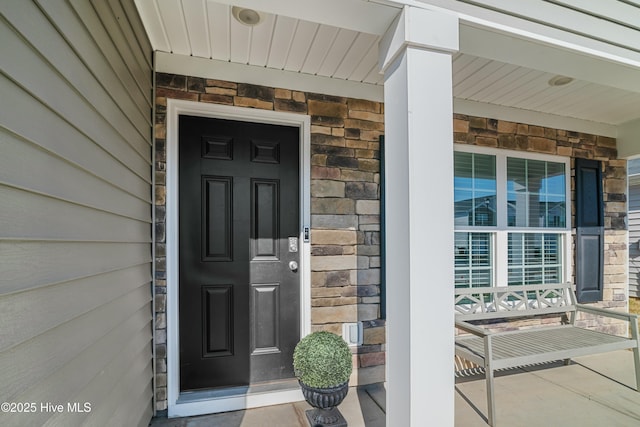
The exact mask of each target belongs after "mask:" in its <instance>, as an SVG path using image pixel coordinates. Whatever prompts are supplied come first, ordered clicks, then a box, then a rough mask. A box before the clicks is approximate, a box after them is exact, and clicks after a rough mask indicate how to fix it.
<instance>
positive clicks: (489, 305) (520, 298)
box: [455, 283, 576, 320]
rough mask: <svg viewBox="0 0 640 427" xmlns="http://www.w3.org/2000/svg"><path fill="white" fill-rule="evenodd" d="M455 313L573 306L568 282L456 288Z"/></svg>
mask: <svg viewBox="0 0 640 427" xmlns="http://www.w3.org/2000/svg"><path fill="white" fill-rule="evenodd" d="M455 310H456V317H458V318H459V319H461V320H482V319H495V318H509V317H525V316H534V315H541V314H554V313H556V314H561V313H567V312H570V311H575V310H576V297H575V293H574V292H573V286H572V284H571V283H562V284H553V285H550V284H547V285H527V286H504V287H484V288H464V289H456V290H455Z"/></svg>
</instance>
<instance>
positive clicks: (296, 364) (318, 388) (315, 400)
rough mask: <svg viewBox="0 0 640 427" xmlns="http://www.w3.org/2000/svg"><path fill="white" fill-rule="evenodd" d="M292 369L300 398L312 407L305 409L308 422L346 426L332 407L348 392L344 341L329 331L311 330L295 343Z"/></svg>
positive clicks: (347, 352)
mask: <svg viewBox="0 0 640 427" xmlns="http://www.w3.org/2000/svg"><path fill="white" fill-rule="evenodd" d="M293 369H294V373H295V375H296V377H297V378H298V382H299V383H300V387H301V388H302V394H303V395H304V398H305V399H306V401H307V402H308V403H309V405H311V406H313V407H314V408H316V409H310V410H308V411H307V419H308V420H309V423H310V425H311V426H313V427H318V426H334V427H338V426H340V427H342V426H346V425H347V423H346V421H345V419H344V417H343V416H342V414H341V413H340V411H338V408H336V406H338V405H339V404H340V403H341V402H342V400H343V399H344V398H345V396H346V395H347V392H348V391H349V376H350V375H351V370H352V365H351V350H349V346H348V345H347V343H346V342H345V341H344V340H343V339H342V338H341V337H339V336H338V335H336V334H333V333H331V332H326V331H318V332H313V333H312V334H310V335H307V336H306V337H304V338H303V339H302V340H300V342H299V343H298V345H296V348H295V350H294V351H293Z"/></svg>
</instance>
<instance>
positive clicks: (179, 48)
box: [136, 0, 640, 157]
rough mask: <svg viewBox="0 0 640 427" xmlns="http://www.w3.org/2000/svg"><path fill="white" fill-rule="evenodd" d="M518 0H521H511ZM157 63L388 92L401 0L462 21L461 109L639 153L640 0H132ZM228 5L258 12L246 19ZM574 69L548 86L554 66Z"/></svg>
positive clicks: (322, 87)
mask: <svg viewBox="0 0 640 427" xmlns="http://www.w3.org/2000/svg"><path fill="white" fill-rule="evenodd" d="M514 3H515V4H514ZM136 4H137V7H138V10H139V12H140V14H141V17H142V20H143V22H144V25H145V28H146V30H147V33H148V35H149V37H150V39H151V43H152V45H153V48H154V50H155V51H156V52H157V53H156V70H157V71H160V72H170V73H178V74H190V75H194V76H201V77H209V78H219V79H229V80H242V81H244V82H247V83H255V84H267V85H273V86H276V87H287V88H291V89H299V90H307V91H316V92H322V93H327V94H336V95H347V96H353V97H357V98H364V99H373V100H382V98H383V75H382V74H381V73H380V67H379V64H378V62H379V58H378V56H379V46H378V45H379V42H380V40H381V39H382V36H383V35H384V33H385V32H386V31H387V29H388V28H389V27H390V26H391V25H392V23H393V22H394V20H395V19H396V18H397V17H398V16H399V14H400V12H401V10H402V8H403V7H404V6H405V5H412V6H415V7H420V8H427V9H432V10H439V11H444V12H446V13H451V14H454V15H456V16H457V17H458V18H459V20H460V33H459V39H460V50H459V52H458V53H456V54H455V55H454V56H453V96H454V111H455V112H458V113H461V114H470V115H481V116H490V117H494V118H499V119H504V120H513V121H519V122H524V123H530V124H538V125H543V126H549V127H556V128H562V129H567V130H574V131H581V132H588V133H594V134H599V135H604V136H611V137H616V138H618V141H619V144H618V145H619V154H620V156H621V157H633V156H640V141H639V139H640V137H639V135H640V26H639V25H638V22H640V3H637V2H622V1H619V2H613V3H611V4H610V5H608V7H606V8H604V7H602V6H601V5H598V4H593V2H587V1H581V0H566V1H558V2H541V1H537V0H527V1H525V2H510V1H507V0H484V1H466V0H465V1H453V0H421V1H413V0H398V1H391V0H375V1H371V0H369V1H367V0H324V1H316V0H295V1H292V0H271V1H269V2H264V1H260V0H215V1H214V0H163V1H160V0H155V1H142V0H136ZM233 6H239V7H243V8H251V9H254V10H257V11H259V12H261V13H263V21H262V22H261V23H260V24H259V25H257V26H255V27H250V26H247V25H243V24H241V23H240V22H238V21H237V20H236V19H234V17H233V13H232V8H233ZM558 75H560V76H567V77H571V78H572V79H574V80H573V81H572V82H571V83H570V84H567V85H566V86H551V85H550V84H549V81H550V80H551V79H552V78H554V77H555V76H558Z"/></svg>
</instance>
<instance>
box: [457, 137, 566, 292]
mask: <svg viewBox="0 0 640 427" xmlns="http://www.w3.org/2000/svg"><path fill="white" fill-rule="evenodd" d="M453 149H454V151H457V152H464V153H474V154H486V155H490V156H494V157H495V159H496V225H494V226H455V229H454V232H468V233H491V235H492V236H493V241H492V244H493V245H492V246H493V266H494V268H493V280H492V283H493V285H494V286H507V284H508V283H509V280H508V271H509V268H508V240H509V233H545V234H561V235H562V243H561V244H562V246H563V248H562V253H561V254H560V255H561V257H562V272H561V280H562V281H563V282H568V281H570V280H571V274H572V270H573V268H572V266H571V265H569V263H570V262H571V261H572V260H573V257H572V255H571V248H572V232H571V158H570V157H565V156H558V155H553V154H541V153H530V152H528V151H517V150H506V149H501V148H490V147H479V146H476V145H466V144H454V148H453ZM508 157H513V158H519V159H527V160H540V161H546V162H554V163H564V165H565V201H566V209H565V226H564V227H524V228H522V227H509V226H508V218H507V217H508V215H507V210H506V209H504V207H505V206H506V205H507V158H508Z"/></svg>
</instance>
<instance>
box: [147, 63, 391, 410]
mask: <svg viewBox="0 0 640 427" xmlns="http://www.w3.org/2000/svg"><path fill="white" fill-rule="evenodd" d="M167 98H174V99H185V100H191V101H199V102H208V103H215V104H224V105H234V106H238V107H248V108H258V109H265V110H275V111H286V112H294V113H300V114H308V115H310V116H311V164H312V166H311V270H312V273H311V281H312V283H311V305H312V308H311V322H312V330H329V331H332V332H335V333H337V334H342V323H344V322H356V321H362V322H363V324H364V343H363V345H362V346H360V347H358V348H357V349H355V350H354V356H353V357H354V367H355V368H357V369H354V375H353V376H352V381H351V384H352V385H355V384H367V383H372V382H379V381H384V375H385V367H384V364H385V353H384V351H385V347H384V343H385V332H384V330H385V329H384V320H381V319H380V318H379V317H380V314H379V313H380V201H379V199H380V185H379V183H380V146H379V137H380V135H382V134H383V131H384V125H383V118H384V110H383V106H382V104H381V103H378V102H372V101H365V100H358V99H350V98H344V97H336V96H327V95H321V94H314V93H305V92H299V91H292V90H288V89H279V88H271V87H264V86H255V85H250V84H243V83H233V82H228V81H219V80H211V79H203V78H196V77H189V76H183V75H173V74H161V73H159V74H157V75H156V117H155V138H156V143H155V150H156V163H155V174H156V186H155V194H156V206H155V209H156V223H155V242H156V277H155V279H156V280H155V294H156V313H155V319H156V342H155V346H156V372H157V374H156V409H157V410H158V411H163V410H165V409H166V408H167V394H166V393H167V388H166V386H167V374H166V372H167V363H166V362H167V360H166V315H165V312H166V258H165V257H166V246H165V241H166V240H165V196H166V187H165V170H166V163H165V159H166V151H165V137H166V125H165V123H166V122H165V120H166V105H167V102H166V101H167Z"/></svg>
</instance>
